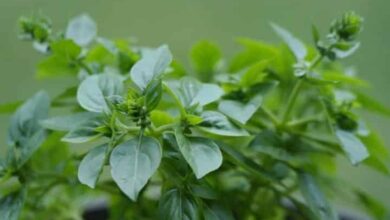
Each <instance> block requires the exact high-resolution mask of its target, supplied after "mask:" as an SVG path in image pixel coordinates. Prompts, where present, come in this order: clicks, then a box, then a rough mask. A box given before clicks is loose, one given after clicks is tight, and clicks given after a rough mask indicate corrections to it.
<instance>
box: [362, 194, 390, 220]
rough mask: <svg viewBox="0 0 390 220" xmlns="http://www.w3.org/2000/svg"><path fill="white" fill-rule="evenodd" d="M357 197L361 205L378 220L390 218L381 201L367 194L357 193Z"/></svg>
mask: <svg viewBox="0 0 390 220" xmlns="http://www.w3.org/2000/svg"><path fill="white" fill-rule="evenodd" d="M355 193H356V196H357V197H358V199H359V201H360V203H361V204H362V206H363V208H364V209H365V210H367V212H368V213H369V214H370V215H371V216H372V217H373V218H374V219H377V220H385V219H388V218H389V217H390V213H389V212H388V210H387V209H386V207H385V206H384V205H383V204H381V203H380V202H379V201H377V200H376V199H374V198H373V197H371V196H370V195H367V194H366V193H363V192H359V191H356V192H355Z"/></svg>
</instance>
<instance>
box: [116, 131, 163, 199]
mask: <svg viewBox="0 0 390 220" xmlns="http://www.w3.org/2000/svg"><path fill="white" fill-rule="evenodd" d="M161 157H162V151H161V146H160V143H159V142H158V141H157V140H156V139H154V138H151V137H144V136H142V137H141V138H133V139H130V140H128V141H126V142H123V143H121V144H119V145H118V146H117V147H115V149H114V150H113V151H112V153H111V157H110V165H111V175H112V177H113V179H114V181H115V182H116V183H117V185H118V186H119V188H120V189H121V190H122V192H123V193H125V194H126V195H127V196H128V197H129V198H130V199H132V200H133V201H136V200H137V197H138V194H139V192H140V191H141V190H142V188H143V187H144V186H145V185H146V183H147V182H148V180H149V179H150V177H152V175H153V174H154V173H155V172H156V170H157V168H158V167H159V165H160V161H161Z"/></svg>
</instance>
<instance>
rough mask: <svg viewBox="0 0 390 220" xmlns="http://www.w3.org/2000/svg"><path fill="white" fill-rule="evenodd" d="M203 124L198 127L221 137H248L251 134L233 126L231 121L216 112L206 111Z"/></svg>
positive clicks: (203, 114) (203, 115)
mask: <svg viewBox="0 0 390 220" xmlns="http://www.w3.org/2000/svg"><path fill="white" fill-rule="evenodd" d="M201 117H202V118H203V121H202V123H201V124H200V125H199V126H198V127H199V128H200V129H201V130H203V131H205V132H208V133H211V134H216V135H221V136H232V137H236V136H238V137H240V136H248V135H249V133H248V132H247V131H246V130H244V129H242V128H240V127H238V126H237V125H235V124H233V123H232V122H230V121H229V119H228V118H227V117H226V116H225V115H223V114H221V113H219V112H216V111H204V112H203V113H202V115H201Z"/></svg>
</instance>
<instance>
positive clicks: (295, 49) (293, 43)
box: [271, 24, 307, 60]
mask: <svg viewBox="0 0 390 220" xmlns="http://www.w3.org/2000/svg"><path fill="white" fill-rule="evenodd" d="M271 26H272V28H273V29H274V31H275V32H276V34H277V35H278V36H279V37H280V38H281V39H282V40H283V41H284V42H285V43H286V44H287V46H288V47H289V48H290V50H291V52H292V53H293V54H294V55H295V58H296V59H297V60H304V59H305V57H306V54H307V51H306V47H305V45H304V44H303V43H302V42H301V41H300V40H299V39H297V38H296V37H294V36H293V35H292V34H291V33H290V32H288V31H287V30H286V29H284V28H282V27H280V26H279V25H277V24H271Z"/></svg>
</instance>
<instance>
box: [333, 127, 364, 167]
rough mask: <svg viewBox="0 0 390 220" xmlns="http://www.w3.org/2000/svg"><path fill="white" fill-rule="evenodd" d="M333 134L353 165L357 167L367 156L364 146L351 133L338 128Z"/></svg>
mask: <svg viewBox="0 0 390 220" xmlns="http://www.w3.org/2000/svg"><path fill="white" fill-rule="evenodd" d="M335 132H336V136H337V138H338V140H339V141H340V145H341V147H342V148H343V150H344V152H345V153H346V154H347V157H348V158H349V160H350V161H351V163H352V164H353V165H357V164H358V163H360V162H362V161H363V160H365V159H366V158H367V157H368V156H369V153H368V151H367V149H366V147H365V146H364V144H363V143H362V142H361V141H360V140H359V138H357V137H356V136H355V135H354V134H353V133H351V132H348V131H345V130H341V129H338V128H337V129H336V131H335Z"/></svg>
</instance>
